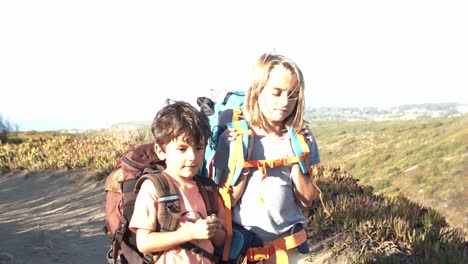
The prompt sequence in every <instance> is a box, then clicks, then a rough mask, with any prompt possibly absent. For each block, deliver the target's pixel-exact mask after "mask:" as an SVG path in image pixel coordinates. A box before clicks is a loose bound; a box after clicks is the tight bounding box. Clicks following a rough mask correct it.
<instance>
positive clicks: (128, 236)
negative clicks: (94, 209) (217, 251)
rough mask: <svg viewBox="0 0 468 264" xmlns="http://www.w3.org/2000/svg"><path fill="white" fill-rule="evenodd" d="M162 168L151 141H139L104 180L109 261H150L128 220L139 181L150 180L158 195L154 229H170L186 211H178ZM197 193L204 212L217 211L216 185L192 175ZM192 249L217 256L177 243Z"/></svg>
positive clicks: (174, 191)
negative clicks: (141, 143) (200, 198)
mask: <svg viewBox="0 0 468 264" xmlns="http://www.w3.org/2000/svg"><path fill="white" fill-rule="evenodd" d="M164 168H165V163H164V161H161V160H160V159H159V158H158V157H157V155H156V153H155V152H154V144H153V143H151V144H143V145H139V146H137V147H135V148H133V149H130V150H129V151H127V152H126V153H124V154H123V155H120V156H119V157H118V159H117V162H116V167H115V169H114V170H113V171H112V172H111V173H110V174H109V176H108V177H107V179H106V187H105V189H106V227H105V229H106V234H107V235H108V237H109V239H110V240H111V242H112V245H111V249H110V250H109V252H108V254H107V258H108V262H109V263H152V260H153V257H154V256H155V255H156V256H158V257H159V255H160V254H161V253H162V252H155V253H154V254H142V253H141V252H139V251H138V248H137V246H136V234H135V233H133V232H132V231H130V229H129V228H128V225H129V223H130V220H131V217H132V214H133V209H134V204H135V200H136V197H137V195H138V192H139V190H140V187H141V185H142V183H143V182H144V181H145V180H151V182H152V183H153V184H154V186H155V188H156V191H157V193H156V196H157V197H158V203H159V204H158V216H157V219H158V222H157V230H158V231H161V232H167V231H173V230H175V229H176V227H177V223H178V220H179V219H180V217H182V216H183V215H184V214H186V212H180V201H179V194H178V190H177V187H176V186H175V185H174V184H173V183H172V182H171V181H170V179H169V178H168V177H169V176H168V175H166V174H165V173H163V172H162V171H163V170H164ZM194 180H195V181H196V183H197V186H198V189H199V191H200V194H201V196H202V198H203V201H204V203H205V206H206V210H207V213H208V215H210V214H213V213H214V214H216V213H217V210H218V208H217V205H218V203H217V197H218V192H217V186H216V185H215V183H214V182H213V181H212V180H211V179H209V178H207V177H202V176H198V175H196V176H195V177H194ZM180 246H181V247H182V248H185V249H190V250H192V252H196V253H197V254H200V255H202V256H203V257H207V258H209V259H211V260H212V261H214V262H216V261H217V258H216V257H215V256H213V255H211V254H210V253H209V252H206V251H205V250H203V249H201V248H199V247H197V246H195V245H194V244H192V243H190V242H187V243H184V244H182V245H180Z"/></svg>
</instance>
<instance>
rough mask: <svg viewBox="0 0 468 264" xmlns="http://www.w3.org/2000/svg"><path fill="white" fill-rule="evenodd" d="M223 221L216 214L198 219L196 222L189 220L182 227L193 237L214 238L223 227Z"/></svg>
mask: <svg viewBox="0 0 468 264" xmlns="http://www.w3.org/2000/svg"><path fill="white" fill-rule="evenodd" d="M221 226H222V225H221V221H220V220H219V218H218V217H216V216H208V217H207V218H206V219H198V220H197V221H196V222H195V223H190V222H187V223H185V224H184V225H183V226H182V227H181V229H183V230H184V231H185V232H187V233H188V234H189V236H190V237H191V239H208V238H212V237H213V236H214V235H215V234H216V232H218V230H220V229H221Z"/></svg>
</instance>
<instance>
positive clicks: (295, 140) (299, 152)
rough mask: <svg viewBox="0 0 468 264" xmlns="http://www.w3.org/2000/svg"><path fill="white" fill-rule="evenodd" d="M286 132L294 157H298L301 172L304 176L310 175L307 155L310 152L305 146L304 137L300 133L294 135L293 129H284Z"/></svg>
mask: <svg viewBox="0 0 468 264" xmlns="http://www.w3.org/2000/svg"><path fill="white" fill-rule="evenodd" d="M286 128H287V130H288V134H289V137H290V138H291V145H292V149H293V152H294V155H295V156H296V157H300V159H301V160H300V161H299V166H300V168H301V172H302V174H304V175H310V166H309V155H310V150H309V146H308V145H307V143H306V141H305V139H304V135H303V134H302V133H299V134H298V133H296V132H295V131H294V129H293V128H292V127H290V126H287V127H286Z"/></svg>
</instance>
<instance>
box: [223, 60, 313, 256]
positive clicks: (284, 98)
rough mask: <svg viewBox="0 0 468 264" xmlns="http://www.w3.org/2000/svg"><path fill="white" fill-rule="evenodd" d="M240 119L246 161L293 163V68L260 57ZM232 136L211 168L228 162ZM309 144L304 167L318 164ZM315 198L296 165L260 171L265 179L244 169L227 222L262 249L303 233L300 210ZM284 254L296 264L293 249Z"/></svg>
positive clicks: (296, 102)
mask: <svg viewBox="0 0 468 264" xmlns="http://www.w3.org/2000/svg"><path fill="white" fill-rule="evenodd" d="M242 115H243V118H244V119H245V120H246V121H247V123H248V125H249V134H251V140H250V143H249V155H248V160H275V159H279V158H284V157H293V156H294V153H293V150H292V146H291V141H290V137H289V134H288V132H287V126H290V127H292V128H293V129H294V131H295V132H300V131H301V129H302V128H303V125H304V123H303V118H304V79H303V76H302V72H301V71H300V69H299V67H298V66H297V65H296V64H295V63H294V62H293V61H291V60H290V59H288V58H287V57H285V56H281V55H271V54H264V55H262V56H260V58H259V59H258V61H257V63H256V64H255V66H254V71H253V79H252V82H251V85H250V87H249V89H248V90H247V91H246V101H245V103H244V107H243V109H242ZM231 116H232V114H231ZM223 119H224V121H227V119H229V117H226V116H224V117H223V115H221V116H220V120H221V122H220V123H223ZM236 135H237V131H236V130H234V129H231V128H228V129H226V131H225V132H224V133H223V134H222V135H221V136H220V139H219V141H218V148H217V151H216V154H215V159H214V166H215V167H217V168H221V167H222V166H223V165H225V164H226V163H227V162H228V157H227V156H228V153H229V145H228V144H227V142H229V141H232V140H234V138H235V137H236ZM309 139H312V140H307V144H308V146H309V150H310V156H309V160H308V161H309V165H314V164H317V163H319V162H320V159H319V153H318V148H317V144H316V142H315V140H314V138H313V135H311V137H309ZM317 194H318V190H317V189H316V188H315V186H314V184H313V183H312V181H311V179H310V178H309V177H308V176H307V175H304V174H303V173H302V172H301V170H300V167H299V164H297V163H295V164H287V165H283V166H279V167H274V168H266V173H264V171H263V172H262V170H261V169H259V168H247V169H244V172H243V174H242V175H241V177H240V180H239V183H238V184H237V185H236V186H233V189H232V204H233V210H232V221H233V223H234V225H241V226H243V227H244V228H245V229H247V230H249V231H250V232H253V233H254V234H255V235H256V237H258V238H259V239H260V240H261V241H262V242H263V245H265V246H266V245H269V244H271V243H274V241H276V240H277V239H281V238H284V237H287V236H289V235H291V233H292V232H296V231H297V229H301V228H305V227H306V225H307V219H306V217H305V216H304V215H303V214H302V210H301V209H302V208H306V207H309V206H310V205H311V204H312V202H313V200H314V199H315V198H316V197H317ZM306 246H307V245H306ZM307 250H308V248H306V251H307ZM286 253H287V258H288V261H289V263H297V262H298V261H299V252H298V250H297V249H296V248H292V249H288V250H287V251H286ZM277 254H278V253H276V254H273V257H269V258H266V259H265V260H264V263H276V258H275V257H274V256H275V255H277Z"/></svg>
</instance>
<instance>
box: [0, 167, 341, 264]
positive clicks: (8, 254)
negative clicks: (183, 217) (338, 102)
mask: <svg viewBox="0 0 468 264" xmlns="http://www.w3.org/2000/svg"><path fill="white" fill-rule="evenodd" d="M0 186H1V188H0V234H1V237H0V264H6V263H8V264H10V263H16V264H20V263H39V264H41V263H44V264H45V263H47V264H54V263H57V264H58V263H60V264H67V263H88V264H94V263H96V264H98V263H107V260H106V253H107V251H108V249H109V240H108V238H107V236H106V235H105V234H104V231H103V227H104V225H105V192H104V181H99V182H98V181H96V180H95V179H94V173H93V172H90V171H86V170H78V171H46V172H21V173H14V174H13V173H9V174H3V175H0ZM329 256H330V252H327V251H321V250H317V251H315V252H314V253H313V256H312V257H311V258H310V257H307V258H304V260H303V263H336V260H335V261H333V262H329V261H327V258H328V257H329ZM307 260H308V261H307Z"/></svg>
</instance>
